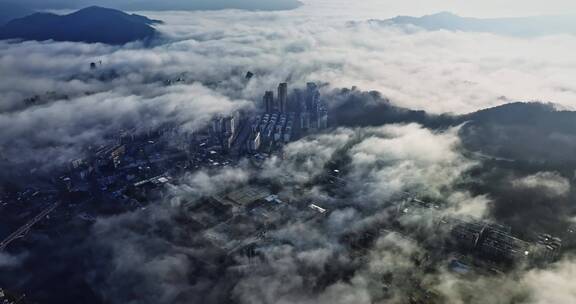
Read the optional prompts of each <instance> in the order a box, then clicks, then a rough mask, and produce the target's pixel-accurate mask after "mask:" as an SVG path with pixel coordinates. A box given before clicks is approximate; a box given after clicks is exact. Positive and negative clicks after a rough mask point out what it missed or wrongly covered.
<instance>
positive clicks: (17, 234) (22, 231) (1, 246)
mask: <svg viewBox="0 0 576 304" xmlns="http://www.w3.org/2000/svg"><path fill="white" fill-rule="evenodd" d="M59 205H60V203H59V202H58V203H54V204H52V205H50V206H49V207H48V208H46V209H44V210H42V212H40V213H39V214H38V215H36V216H35V217H34V218H33V219H31V220H30V221H28V222H27V223H26V224H24V225H22V226H21V227H20V228H18V230H16V231H14V232H13V233H12V234H10V235H9V236H8V237H7V238H5V239H4V240H2V242H0V251H4V250H5V249H6V247H7V246H8V245H10V243H12V242H14V241H15V240H17V239H19V238H22V237H24V236H25V235H26V234H28V232H29V231H30V229H31V228H32V226H34V225H36V223H38V222H39V221H41V220H42V219H43V218H45V217H46V216H47V215H48V214H50V213H51V212H52V211H54V209H56V208H57V207H58V206H59Z"/></svg>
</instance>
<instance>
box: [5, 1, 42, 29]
mask: <svg viewBox="0 0 576 304" xmlns="http://www.w3.org/2000/svg"><path fill="white" fill-rule="evenodd" d="M33 13H34V11H33V10H30V9H27V8H25V7H23V6H20V5H18V4H15V3H0V26H1V25H4V24H6V23H8V21H11V20H14V19H17V18H22V17H24V16H28V15H31V14H33Z"/></svg>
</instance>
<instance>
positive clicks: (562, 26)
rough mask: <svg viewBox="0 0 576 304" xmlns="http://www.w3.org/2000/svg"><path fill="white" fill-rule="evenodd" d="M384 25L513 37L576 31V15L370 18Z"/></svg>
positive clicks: (445, 15)
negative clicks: (482, 17)
mask: <svg viewBox="0 0 576 304" xmlns="http://www.w3.org/2000/svg"><path fill="white" fill-rule="evenodd" d="M370 22H371V23H376V24H380V25H414V26H417V27H420V28H423V29H426V30H431V31H436V30H449V31H463V32H486V33H494V34H500V35H509V36H521V37H531V36H543V35H552V34H576V18H575V16H534V17H518V18H487V19H481V18H469V17H460V16H458V15H455V14H452V13H448V12H442V13H438V14H433V15H426V16H423V17H410V16H398V17H395V18H392V19H385V20H370Z"/></svg>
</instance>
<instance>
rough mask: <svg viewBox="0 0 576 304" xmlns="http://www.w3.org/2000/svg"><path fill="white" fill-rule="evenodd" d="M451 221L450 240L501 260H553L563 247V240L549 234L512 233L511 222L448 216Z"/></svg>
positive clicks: (479, 253)
mask: <svg viewBox="0 0 576 304" xmlns="http://www.w3.org/2000/svg"><path fill="white" fill-rule="evenodd" d="M444 223H446V224H449V225H451V228H450V235H451V238H450V242H451V244H452V245H454V246H456V247H457V248H459V249H460V250H462V251H464V252H469V253H473V254H475V255H477V256H480V257H482V258H486V259H489V260H493V261H498V262H509V263H520V262H536V263H537V262H551V261H553V260H554V259H555V258H556V257H557V256H558V255H559V251H560V248H561V247H562V240H560V239H559V238H555V237H552V236H550V235H547V234H540V235H538V237H537V239H536V240H535V241H533V242H528V241H525V240H522V239H520V238H517V237H515V236H514V235H512V229H511V228H510V227H509V226H503V225H499V224H494V223H489V222H483V221H462V220H459V219H449V220H444Z"/></svg>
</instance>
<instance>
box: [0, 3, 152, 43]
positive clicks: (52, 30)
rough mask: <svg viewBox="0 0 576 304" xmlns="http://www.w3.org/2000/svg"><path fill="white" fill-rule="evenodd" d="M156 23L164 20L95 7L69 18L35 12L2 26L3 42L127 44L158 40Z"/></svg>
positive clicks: (0, 32) (73, 14)
mask: <svg viewBox="0 0 576 304" xmlns="http://www.w3.org/2000/svg"><path fill="white" fill-rule="evenodd" d="M157 23H161V21H158V20H152V19H148V18H147V17H144V16H140V15H135V14H132V15H130V14H126V13H124V12H122V11H118V10H113V9H108V8H102V7H96V6H93V7H88V8H85V9H81V10H79V11H77V12H74V13H71V14H69V15H56V14H52V13H35V14H32V15H30V16H27V17H23V18H19V19H14V20H12V21H10V22H8V23H7V24H5V25H4V26H1V27H0V39H23V40H40V41H42V40H56V41H74V42H88V43H95V42H100V43H107V44H125V43H128V42H131V41H136V40H149V39H151V38H153V37H155V36H156V35H157V31H156V30H155V29H154V28H153V27H152V26H151V25H153V24H157Z"/></svg>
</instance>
